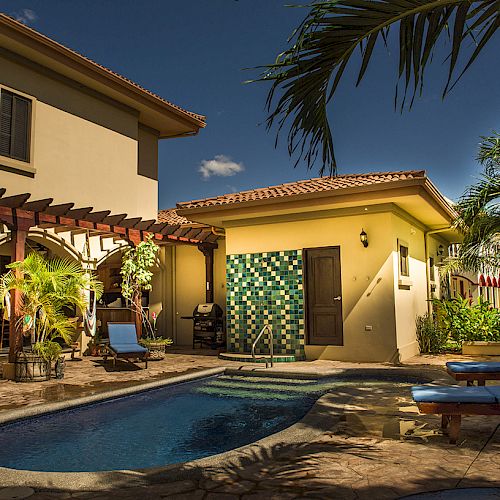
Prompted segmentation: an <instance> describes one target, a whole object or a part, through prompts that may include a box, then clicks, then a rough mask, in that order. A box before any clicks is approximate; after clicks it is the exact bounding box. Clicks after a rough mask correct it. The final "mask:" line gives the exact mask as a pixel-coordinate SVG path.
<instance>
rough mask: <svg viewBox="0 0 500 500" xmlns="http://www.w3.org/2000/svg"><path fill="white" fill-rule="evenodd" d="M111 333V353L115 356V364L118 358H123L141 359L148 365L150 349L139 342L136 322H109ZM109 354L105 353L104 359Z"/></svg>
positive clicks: (109, 347)
mask: <svg viewBox="0 0 500 500" xmlns="http://www.w3.org/2000/svg"><path fill="white" fill-rule="evenodd" d="M108 333H109V345H108V350H109V354H111V356H112V357H113V366H116V360H117V359H118V358H121V359H127V360H129V359H140V360H142V361H144V362H145V364H146V366H145V368H147V367H148V357H149V351H148V350H147V349H146V348H145V347H143V346H142V345H140V344H138V342H137V333H136V330H135V324H134V323H108ZM107 358H108V354H105V355H104V361H106V360H107Z"/></svg>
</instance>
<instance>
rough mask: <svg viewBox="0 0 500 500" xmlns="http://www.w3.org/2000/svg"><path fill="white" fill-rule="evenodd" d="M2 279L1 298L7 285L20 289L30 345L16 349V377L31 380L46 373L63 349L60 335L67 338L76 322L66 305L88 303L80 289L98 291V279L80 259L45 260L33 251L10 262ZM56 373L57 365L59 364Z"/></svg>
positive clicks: (74, 306) (46, 376)
mask: <svg viewBox="0 0 500 500" xmlns="http://www.w3.org/2000/svg"><path fill="white" fill-rule="evenodd" d="M8 268H10V270H9V271H8V272H7V273H6V274H4V275H3V276H2V278H1V279H0V303H2V304H3V302H4V301H3V299H4V297H5V296H6V294H8V293H9V291H10V290H14V289H17V290H19V291H20V292H21V315H20V321H22V328H23V331H24V333H25V335H26V336H30V340H31V343H30V344H31V348H30V349H26V348H24V349H23V351H22V352H20V353H18V354H17V359H16V380H17V381H34V380H47V379H49V378H50V372H51V366H52V364H53V363H54V362H57V361H58V360H59V359H60V357H61V353H62V348H61V345H60V344H59V343H58V342H56V340H57V339H62V340H63V341H64V342H66V343H70V342H71V340H72V337H73V336H74V334H75V324H74V322H73V320H71V319H70V318H68V317H67V315H66V314H65V312H67V311H68V310H75V309H78V310H81V311H83V310H84V309H85V307H86V302H85V296H84V293H83V292H84V290H85V289H91V290H93V291H94V292H95V293H96V294H97V295H98V296H100V295H101V294H102V283H101V282H99V281H97V280H96V279H95V277H94V276H93V274H92V273H90V272H89V271H86V270H84V269H83V268H82V267H81V265H80V264H79V263H78V262H75V261H71V260H69V259H61V258H52V259H45V258H44V257H42V256H41V255H40V254H37V253H31V254H29V255H28V256H27V257H26V258H25V259H24V260H23V261H19V262H14V263H13V264H10V265H9V266H8ZM58 368H59V370H58V371H59V374H58V375H59V376H61V368H62V366H61V365H59V367H58Z"/></svg>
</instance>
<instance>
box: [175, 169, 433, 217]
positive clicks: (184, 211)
mask: <svg viewBox="0 0 500 500" xmlns="http://www.w3.org/2000/svg"><path fill="white" fill-rule="evenodd" d="M424 182H425V178H418V179H404V180H398V181H391V182H380V183H378V184H371V185H369V186H353V187H348V188H341V189H330V190H325V191H319V192H315V193H299V194H294V195H287V196H280V197H272V198H265V199H261V200H251V201H242V202H237V203H227V204H217V205H215V204H214V205H207V206H204V207H193V208H188V207H186V208H183V207H182V203H178V204H177V213H178V214H179V215H182V216H184V217H187V216H188V215H189V217H191V216H193V215H197V214H203V213H208V212H213V211H214V210H217V211H219V210H224V211H229V210H235V209H240V208H247V207H256V206H261V205H262V206H265V205H271V204H276V203H289V202H295V201H306V200H312V199H321V198H330V197H335V196H345V195H349V194H358V193H365V192H366V193H368V192H373V191H383V190H386V189H388V188H390V189H395V188H401V187H406V186H416V185H424ZM189 217H188V218H189Z"/></svg>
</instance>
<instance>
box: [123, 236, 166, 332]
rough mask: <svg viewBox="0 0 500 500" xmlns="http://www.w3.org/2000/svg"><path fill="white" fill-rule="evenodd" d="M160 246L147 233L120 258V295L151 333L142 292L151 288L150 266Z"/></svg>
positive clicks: (151, 329) (153, 263) (151, 274)
mask: <svg viewBox="0 0 500 500" xmlns="http://www.w3.org/2000/svg"><path fill="white" fill-rule="evenodd" d="M159 249H160V248H159V247H158V245H156V243H155V242H154V241H153V236H152V235H149V236H148V238H147V239H146V241H141V242H140V243H139V244H138V245H136V246H135V247H129V248H127V250H125V252H124V254H123V258H122V267H121V270H120V273H121V275H122V277H123V281H122V295H123V297H125V299H126V300H127V302H128V303H129V305H130V308H131V309H132V310H133V311H134V312H136V313H139V314H140V315H141V317H142V321H143V322H144V323H145V324H146V325H149V330H150V332H149V333H151V335H152V336H153V337H154V331H153V328H152V327H151V324H150V323H149V320H148V318H147V316H146V314H145V313H144V311H143V309H142V305H141V296H142V292H143V291H145V290H151V288H152V286H151V279H152V278H153V273H152V272H151V268H152V267H153V266H154V265H155V263H156V254H157V253H158V250H159Z"/></svg>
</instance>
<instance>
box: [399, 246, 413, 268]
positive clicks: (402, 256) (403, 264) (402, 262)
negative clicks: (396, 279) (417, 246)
mask: <svg viewBox="0 0 500 500" xmlns="http://www.w3.org/2000/svg"><path fill="white" fill-rule="evenodd" d="M408 261H409V257H408V246H407V245H405V244H404V243H401V242H400V243H399V274H400V275H401V276H410V267H409V262H408Z"/></svg>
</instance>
